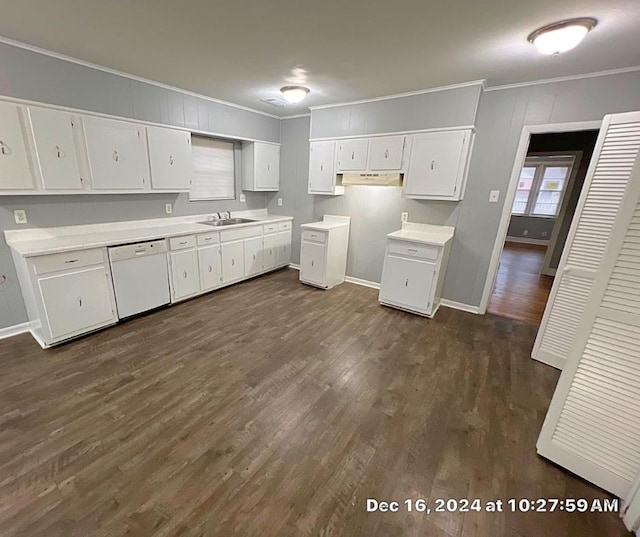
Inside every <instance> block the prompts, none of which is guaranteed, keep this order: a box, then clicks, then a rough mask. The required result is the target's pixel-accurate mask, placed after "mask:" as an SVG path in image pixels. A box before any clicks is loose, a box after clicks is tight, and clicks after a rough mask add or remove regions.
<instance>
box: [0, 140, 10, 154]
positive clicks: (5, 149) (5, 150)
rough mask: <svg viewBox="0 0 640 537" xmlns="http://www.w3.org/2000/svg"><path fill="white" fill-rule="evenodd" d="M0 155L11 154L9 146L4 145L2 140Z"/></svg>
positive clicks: (0, 142)
mask: <svg viewBox="0 0 640 537" xmlns="http://www.w3.org/2000/svg"><path fill="white" fill-rule="evenodd" d="M0 153H2V154H3V155H10V154H11V149H9V146H8V145H7V144H5V143H4V142H3V141H2V140H0Z"/></svg>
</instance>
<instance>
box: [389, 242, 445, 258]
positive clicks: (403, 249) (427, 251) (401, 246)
mask: <svg viewBox="0 0 640 537" xmlns="http://www.w3.org/2000/svg"><path fill="white" fill-rule="evenodd" d="M438 251H439V248H438V247H437V246H430V245H428V244H416V243H413V242H401V241H390V242H389V253H390V254H399V255H406V256H410V257H419V258H421V259H431V260H433V261H435V260H436V259H438Z"/></svg>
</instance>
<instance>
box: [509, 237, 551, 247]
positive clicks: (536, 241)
mask: <svg viewBox="0 0 640 537" xmlns="http://www.w3.org/2000/svg"><path fill="white" fill-rule="evenodd" d="M505 242H517V243H518V244H536V245H538V246H549V241H547V240H544V239H529V238H527V237H507V238H506V240H505Z"/></svg>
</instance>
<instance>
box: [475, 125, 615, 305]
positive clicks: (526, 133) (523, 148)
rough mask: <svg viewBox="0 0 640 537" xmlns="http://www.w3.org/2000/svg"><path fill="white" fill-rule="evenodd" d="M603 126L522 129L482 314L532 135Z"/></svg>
mask: <svg viewBox="0 0 640 537" xmlns="http://www.w3.org/2000/svg"><path fill="white" fill-rule="evenodd" d="M601 125H602V120H595V121H576V122H573V123H545V124H543V125H525V126H524V127H522V134H521V135H520V142H519V143H518V150H517V151H516V159H515V162H514V163H513V170H512V171H511V179H510V180H509V186H508V187H507V192H506V194H505V197H504V206H503V208H502V217H501V218H500V225H499V226H498V233H497V235H496V241H495V243H494V245H493V251H492V253H491V261H490V262H489V271H488V272H487V278H486V280H485V282H484V291H483V292H482V299H481V300H480V307H479V310H480V313H481V314H484V313H486V312H487V306H488V305H489V299H490V298H491V292H492V291H493V285H494V282H495V279H496V276H497V274H498V264H499V263H500V254H502V249H503V248H504V241H505V240H506V238H507V230H508V229H509V220H510V219H511V208H512V207H513V200H514V199H515V197H516V190H517V187H518V182H519V180H520V172H521V170H522V166H523V165H524V161H525V158H526V157H527V151H528V149H529V140H530V139H531V135H532V134H551V133H556V132H575V131H586V130H597V129H600V126H601Z"/></svg>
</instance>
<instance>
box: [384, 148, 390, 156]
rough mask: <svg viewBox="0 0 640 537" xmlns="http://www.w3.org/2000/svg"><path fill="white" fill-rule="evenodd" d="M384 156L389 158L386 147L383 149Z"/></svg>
mask: <svg viewBox="0 0 640 537" xmlns="http://www.w3.org/2000/svg"><path fill="white" fill-rule="evenodd" d="M384 158H389V150H388V149H385V150H384Z"/></svg>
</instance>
